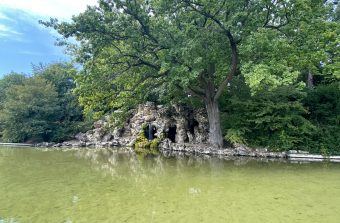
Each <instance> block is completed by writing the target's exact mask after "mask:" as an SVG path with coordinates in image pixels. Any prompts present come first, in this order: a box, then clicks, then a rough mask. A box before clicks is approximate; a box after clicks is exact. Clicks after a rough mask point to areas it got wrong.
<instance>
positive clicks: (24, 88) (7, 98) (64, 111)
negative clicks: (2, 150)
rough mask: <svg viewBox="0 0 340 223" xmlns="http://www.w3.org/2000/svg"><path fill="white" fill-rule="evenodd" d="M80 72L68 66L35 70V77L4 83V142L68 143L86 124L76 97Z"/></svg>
mask: <svg viewBox="0 0 340 223" xmlns="http://www.w3.org/2000/svg"><path fill="white" fill-rule="evenodd" d="M76 72H77V71H76V69H75V68H74V67H73V66H72V65H70V64H66V63H56V64H50V65H47V66H43V65H39V66H34V67H33V75H30V76H28V75H25V74H19V73H14V72H12V73H10V74H7V75H5V76H4V77H3V78H2V79H0V136H1V141H3V142H39V141H54V142H59V141H63V140H67V139H69V138H71V137H73V135H74V134H75V133H77V132H79V131H81V130H83V129H84V128H86V127H85V126H86V124H85V122H84V117H83V114H82V109H81V107H80V106H79V105H78V101H77V97H76V96H75V95H74V94H73V93H72V89H73V88H74V87H75V82H74V80H73V78H74V75H75V74H76Z"/></svg>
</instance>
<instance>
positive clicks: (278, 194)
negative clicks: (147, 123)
mask: <svg viewBox="0 0 340 223" xmlns="http://www.w3.org/2000/svg"><path fill="white" fill-rule="evenodd" d="M9 222H11V223H13V222H19V223H20V222H32V223H40V222H43V223H53V222H61V223H62V222H67V223H71V222H72V223H76V222H175V223H179V222H195V223H196V222H209V223H215V222H240V223H241V222H242V223H243V222H251V223H256V222H261V223H262V222H270V223H273V222H290V223H291V222H308V223H310V222H322V223H324V222H325V223H331V222H334V223H339V222H340V163H327V162H320V163H309V164H306V163H304V164H298V163H288V162H278V161H254V160H252V161H246V160H234V161H231V160H229V161H228V160H223V159H219V158H208V157H197V156H179V157H176V158H174V157H169V156H155V157H150V156H146V157H143V156H141V155H136V154H134V153H132V152H131V151H129V150H127V149H80V150H38V149H29V148H21V149H20V148H0V223H9Z"/></svg>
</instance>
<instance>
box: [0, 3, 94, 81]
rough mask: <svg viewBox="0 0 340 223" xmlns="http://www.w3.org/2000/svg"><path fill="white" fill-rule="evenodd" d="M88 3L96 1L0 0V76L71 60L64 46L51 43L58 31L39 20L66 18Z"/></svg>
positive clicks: (27, 71)
mask: <svg viewBox="0 0 340 223" xmlns="http://www.w3.org/2000/svg"><path fill="white" fill-rule="evenodd" d="M77 2H78V4H77ZM87 4H90V5H93V4H96V0H78V1H75V0H72V1H67V0H29V1H27V0H1V1H0V77H1V76H2V75H4V74H7V73H9V72H11V71H14V72H19V73H27V74H29V73H31V71H32V64H39V63H52V62H60V61H68V60H70V58H69V57H68V56H67V55H65V54H64V49H63V48H61V47H58V46H55V45H54V43H55V40H56V37H57V33H56V32H55V31H53V30H50V29H48V28H45V27H44V26H42V25H40V24H39V23H38V21H39V20H48V19H49V17H56V18H58V19H59V20H69V19H70V18H71V16H72V15H74V14H78V13H80V12H82V11H84V10H85V8H86V5H87Z"/></svg>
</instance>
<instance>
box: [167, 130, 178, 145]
mask: <svg viewBox="0 0 340 223" xmlns="http://www.w3.org/2000/svg"><path fill="white" fill-rule="evenodd" d="M176 129H177V127H176V126H171V127H169V131H168V132H167V134H166V137H167V138H168V139H170V140H171V142H176Z"/></svg>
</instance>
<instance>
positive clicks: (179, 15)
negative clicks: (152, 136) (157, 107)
mask: <svg viewBox="0 0 340 223" xmlns="http://www.w3.org/2000/svg"><path fill="white" fill-rule="evenodd" d="M338 15H339V11H338V9H337V10H335V11H332V5H331V4H328V3H327V2H325V1H321V0H296V1H265V0H255V1H240V0H230V1H220V0H198V1H187V0H178V1H167V0H157V1H143V0H136V1H121V0H115V1H105V0H100V1H99V4H98V6H96V7H88V9H87V10H86V11H85V12H84V13H81V14H79V15H77V16H75V17H73V18H72V21H70V22H61V23H59V22H58V21H57V20H56V19H51V21H49V22H42V23H43V24H45V25H47V26H49V27H53V28H54V29H55V30H57V31H58V32H59V33H60V34H61V35H63V37H65V38H66V39H67V38H69V37H73V38H75V39H76V40H78V41H79V44H78V45H75V44H73V43H67V42H66V43H65V42H63V43H64V44H66V45H67V46H68V49H69V50H70V52H71V54H72V55H73V56H74V58H75V60H76V61H77V62H79V63H81V64H82V67H83V70H82V71H81V72H79V73H78V74H77V75H76V82H77V86H76V89H75V92H76V94H77V95H78V96H79V102H80V104H81V105H82V106H83V107H84V110H85V113H86V114H88V115H92V117H94V118H96V119H98V118H100V117H101V116H103V115H104V114H106V113H108V112H113V111H120V112H116V113H114V115H113V120H114V122H118V121H117V120H119V119H121V120H123V121H124V118H125V117H126V116H124V114H123V113H126V112H127V111H129V110H130V109H131V108H134V107H135V106H136V105H137V104H139V103H143V102H145V101H148V100H151V101H154V102H158V103H163V104H166V103H174V102H175V103H184V104H187V105H195V106H203V105H205V106H211V105H212V104H214V103H215V104H216V101H217V100H218V99H219V98H220V95H221V94H222V92H223V91H225V89H228V93H227V96H226V97H225V98H223V99H221V100H220V102H221V104H222V110H223V111H224V113H223V114H222V116H223V117H222V121H223V123H222V126H223V128H224V133H225V135H226V139H228V140H229V141H231V142H246V143H248V144H251V145H258V146H269V147H270V148H271V149H273V150H287V149H291V148H297V149H299V148H308V149H309V150H311V148H312V144H313V142H315V140H316V139H313V137H319V136H322V138H327V137H326V136H327V135H329V137H332V136H333V135H332V132H329V129H332V128H333V127H334V126H335V124H334V122H331V121H329V122H324V123H323V124H319V123H318V122H316V121H314V120H315V119H314V118H313V114H314V112H316V113H318V112H321V111H322V110H323V108H318V107H316V108H315V109H314V110H311V111H309V109H308V107H310V106H309V105H308V106H307V107H306V106H305V105H304V101H305V99H306V98H308V97H310V94H311V93H309V94H308V96H307V95H306V94H305V93H304V87H305V84H304V82H306V77H305V76H306V74H311V75H312V76H313V77H315V83H314V84H316V85H318V84H320V83H323V84H326V83H332V82H335V81H337V80H338V77H339V64H340V62H339V58H340V56H339V52H340V50H339V49H340V48H339V44H340V38H339V37H340V23H339V22H338V18H339V16H338ZM63 41H64V40H63ZM237 74H239V77H236V75H237ZM235 77H236V78H235ZM232 78H234V79H236V80H233V81H231V80H232ZM245 84H246V85H245ZM227 86H228V87H227ZM194 97H195V98H198V99H199V100H200V101H197V100H196V99H193V98H194ZM313 97H314V96H313ZM313 97H311V98H313ZM315 97H316V96H315ZM308 100H309V99H308ZM306 103H307V101H306ZM320 105H322V106H326V105H323V103H321V102H320ZM216 107H217V106H216ZM311 108H312V107H311ZM312 109H313V108H312ZM207 111H209V109H207ZM309 112H310V113H309ZM316 113H315V114H316ZM328 115H329V114H328ZM215 123H216V122H214V121H212V122H211V123H210V126H212V125H216V124H215ZM325 123H326V124H325ZM325 126H327V127H325ZM334 128H335V127H334ZM317 129H318V130H317ZM321 130H322V131H321ZM332 131H335V132H338V130H337V129H332ZM215 132H219V131H215ZM317 132H318V134H316V133H317ZM215 134H218V133H215ZM213 138H215V137H213ZM216 138H218V137H216ZM316 141H317V140H316ZM139 143H141V145H143V146H145V145H147V143H146V141H145V140H144V139H143V138H140V142H139ZM319 144H323V145H322V146H321V147H322V148H327V149H328V147H329V146H328V144H327V142H326V141H322V142H320V143H319ZM321 147H320V146H318V147H315V148H321ZM332 148H333V147H332ZM317 150H320V149H317ZM323 150H324V149H323ZM328 150H329V149H328ZM331 150H334V151H335V149H331Z"/></svg>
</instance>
